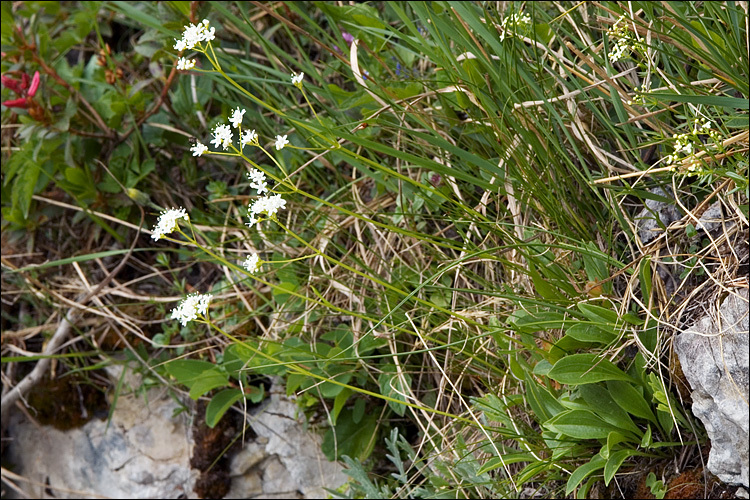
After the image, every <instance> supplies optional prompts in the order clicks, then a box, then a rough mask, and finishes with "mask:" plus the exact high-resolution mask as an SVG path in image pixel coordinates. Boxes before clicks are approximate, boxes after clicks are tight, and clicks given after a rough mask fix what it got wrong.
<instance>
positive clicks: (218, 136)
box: [211, 125, 232, 149]
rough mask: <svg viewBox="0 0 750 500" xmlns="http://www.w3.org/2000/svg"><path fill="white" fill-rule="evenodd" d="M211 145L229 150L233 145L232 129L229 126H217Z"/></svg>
mask: <svg viewBox="0 0 750 500" xmlns="http://www.w3.org/2000/svg"><path fill="white" fill-rule="evenodd" d="M211 144H213V145H214V147H216V148H218V147H219V146H223V147H224V149H227V147H229V145H230V144H232V129H231V128H229V125H217V126H216V128H215V129H214V138H213V139H212V140H211Z"/></svg>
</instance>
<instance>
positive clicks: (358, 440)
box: [321, 408, 379, 461]
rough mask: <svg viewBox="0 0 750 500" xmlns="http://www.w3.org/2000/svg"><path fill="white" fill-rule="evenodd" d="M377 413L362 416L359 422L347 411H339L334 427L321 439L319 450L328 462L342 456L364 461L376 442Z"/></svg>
mask: <svg viewBox="0 0 750 500" xmlns="http://www.w3.org/2000/svg"><path fill="white" fill-rule="evenodd" d="M378 415H379V412H372V413H368V414H366V415H364V416H363V417H362V419H361V420H360V421H359V422H355V421H354V419H353V418H352V417H353V415H352V412H351V411H349V410H348V409H346V408H345V409H344V410H342V411H341V413H340V414H339V417H338V421H337V423H336V425H335V426H333V427H331V428H329V429H328V431H327V432H326V434H325V436H324V437H323V444H322V445H321V450H322V451H323V453H324V454H325V456H326V457H327V458H328V460H331V461H333V460H338V459H339V458H341V456H342V455H348V456H350V457H354V458H358V459H359V460H365V459H366V458H367V457H368V456H370V454H371V453H372V450H373V448H374V447H375V443H376V442H377V434H378V432H377V430H378Z"/></svg>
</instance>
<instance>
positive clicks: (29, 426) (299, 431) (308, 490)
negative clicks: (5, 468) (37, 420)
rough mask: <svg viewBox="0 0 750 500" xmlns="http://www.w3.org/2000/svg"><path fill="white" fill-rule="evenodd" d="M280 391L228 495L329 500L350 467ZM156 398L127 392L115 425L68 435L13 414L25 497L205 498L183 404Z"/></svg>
mask: <svg viewBox="0 0 750 500" xmlns="http://www.w3.org/2000/svg"><path fill="white" fill-rule="evenodd" d="M110 368H113V369H114V368H115V367H114V366H112V367H110ZM111 376H112V378H113V380H118V378H119V375H118V374H117V373H112V374H111ZM126 380H128V377H126ZM139 384H140V381H137V380H131V381H130V382H127V383H126V385H129V386H130V387H138V385H139ZM280 391H283V388H277V387H275V388H274V389H272V390H271V393H270V396H269V398H270V399H269V400H267V401H265V402H264V403H263V404H262V405H261V407H260V408H258V409H256V410H254V412H253V414H251V415H249V418H250V424H251V425H252V427H253V430H254V431H255V434H256V435H257V437H256V438H255V439H253V440H249V441H248V442H247V443H245V445H244V447H243V449H242V450H241V451H240V452H238V453H237V454H236V455H235V456H234V457H233V460H232V461H231V466H230V476H231V478H232V486H231V489H230V491H229V493H228V494H227V495H226V496H225V498H325V497H327V496H328V493H327V492H326V491H325V490H324V489H323V488H331V489H337V488H339V487H340V486H342V485H343V484H345V483H346V482H347V479H348V477H347V476H346V475H345V474H344V473H343V472H342V470H343V467H342V466H341V465H339V464H338V463H331V462H329V461H328V460H327V459H326V458H325V456H323V454H322V452H321V451H320V441H321V440H320V437H319V436H317V435H316V434H313V433H312V432H310V431H309V430H308V429H307V428H306V426H305V422H304V418H300V416H299V415H298V414H297V405H296V404H295V402H294V401H293V400H290V399H289V398H287V397H285V396H284V395H283V394H282V393H281V392H280ZM146 394H147V395H146V397H143V396H137V395H134V394H122V395H120V397H119V399H118V401H117V408H116V410H115V412H114V414H113V416H112V421H111V423H110V425H109V427H107V422H106V420H105V421H101V420H92V421H90V422H88V423H87V424H86V425H84V426H83V427H80V428H78V429H71V430H68V431H59V430H57V429H55V428H52V427H46V426H38V425H35V424H33V423H32V422H30V421H29V420H28V419H27V418H25V417H24V416H23V414H21V413H20V412H12V413H11V414H10V415H9V420H10V421H9V423H8V434H9V436H10V439H11V440H12V441H10V442H6V444H7V445H8V448H9V454H8V455H9V459H10V462H11V463H12V464H13V465H14V472H16V473H17V474H19V475H21V476H23V477H25V478H27V479H29V480H30V482H28V483H25V484H21V485H20V486H21V487H22V489H23V490H24V494H25V496H26V497H28V498H83V497H89V496H102V497H106V498H178V497H181V496H182V497H185V498H196V495H195V493H194V491H193V487H194V484H195V481H196V479H197V478H198V475H199V472H198V471H197V470H195V469H192V468H191V467H190V457H191V454H192V446H193V440H192V426H191V425H190V422H189V419H188V416H187V413H181V414H180V415H178V416H177V417H175V416H173V415H175V413H176V411H177V410H178V409H179V408H180V405H179V404H178V403H177V402H176V401H175V400H174V399H172V398H171V397H170V396H169V395H168V392H167V390H166V389H151V390H149V391H148V392H147V393H146ZM48 491H51V493H52V495H54V496H50V494H48V493H47V492H48ZM9 498H10V496H9Z"/></svg>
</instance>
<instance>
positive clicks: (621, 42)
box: [607, 14, 645, 63]
mask: <svg viewBox="0 0 750 500" xmlns="http://www.w3.org/2000/svg"><path fill="white" fill-rule="evenodd" d="M607 34H608V35H609V38H610V40H611V41H613V42H614V46H613V47H612V50H610V52H609V54H607V57H609V61H610V62H612V63H614V62H617V61H619V60H620V59H622V58H623V57H624V56H625V51H629V50H635V51H636V52H644V51H645V49H644V47H643V44H641V43H640V42H638V41H637V40H633V39H632V37H631V36H630V32H629V31H628V27H627V26H626V25H625V15H624V14H623V15H622V16H620V18H619V19H618V20H617V21H615V24H613V25H612V27H611V28H609V29H608V30H607Z"/></svg>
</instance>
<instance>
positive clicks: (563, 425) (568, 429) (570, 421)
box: [544, 410, 619, 439]
mask: <svg viewBox="0 0 750 500" xmlns="http://www.w3.org/2000/svg"><path fill="white" fill-rule="evenodd" d="M544 427H546V428H548V429H550V430H551V431H554V432H559V433H561V434H565V435H566V436H570V437H572V438H576V439H604V438H606V437H607V436H608V435H609V433H610V432H612V431H618V430H619V428H618V427H616V426H614V425H612V424H609V423H607V422H605V421H604V420H602V419H601V418H600V417H598V416H596V415H595V414H594V413H592V412H590V411H586V410H567V411H565V412H563V413H560V414H558V415H557V416H556V417H553V418H552V419H550V420H548V421H547V422H545V423H544Z"/></svg>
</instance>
